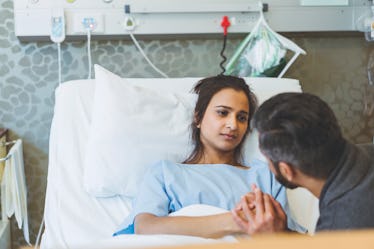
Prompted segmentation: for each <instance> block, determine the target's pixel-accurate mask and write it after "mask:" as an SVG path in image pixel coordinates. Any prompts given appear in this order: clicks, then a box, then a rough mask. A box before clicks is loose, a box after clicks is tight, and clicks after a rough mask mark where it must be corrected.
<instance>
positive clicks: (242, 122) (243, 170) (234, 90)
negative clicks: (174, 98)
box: [115, 75, 305, 238]
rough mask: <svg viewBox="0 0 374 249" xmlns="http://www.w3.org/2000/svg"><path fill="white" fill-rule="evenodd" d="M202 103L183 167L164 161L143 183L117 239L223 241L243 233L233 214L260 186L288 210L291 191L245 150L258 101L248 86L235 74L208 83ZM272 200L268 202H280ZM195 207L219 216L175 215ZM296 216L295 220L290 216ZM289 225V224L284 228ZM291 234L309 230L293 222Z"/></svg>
mask: <svg viewBox="0 0 374 249" xmlns="http://www.w3.org/2000/svg"><path fill="white" fill-rule="evenodd" d="M194 92H195V93H196V94H198V99H197V102H196V106H195V111H194V120H193V122H192V124H191V128H192V139H193V142H194V149H193V151H192V153H191V154H190V156H189V157H188V158H187V159H186V160H185V161H184V162H183V163H175V162H171V161H166V160H164V161H159V162H157V163H155V164H154V165H153V166H151V167H150V168H149V169H148V171H147V174H146V175H145V177H144V179H143V183H142V185H141V186H140V189H139V192H138V195H137V197H136V200H135V203H134V206H133V209H132V212H131V213H130V215H129V216H127V217H126V219H125V221H124V222H123V224H122V225H121V226H120V228H119V230H118V231H117V232H116V233H115V235H120V234H133V233H137V234H180V235H192V236H201V237H206V238H219V237H223V236H226V235H231V234H235V233H239V232H241V229H240V228H239V227H238V226H237V225H236V223H235V222H234V220H233V218H232V215H231V213H230V210H231V209H233V208H235V206H236V204H237V203H238V202H239V201H240V198H241V197H242V196H243V195H245V194H246V193H247V192H249V191H250V189H251V188H250V186H251V185H252V184H256V185H257V186H258V187H259V188H260V189H261V190H262V191H263V192H266V193H268V194H269V195H271V196H273V197H274V199H275V200H276V201H278V202H279V203H280V204H281V205H282V207H283V208H284V209H285V210H288V203H287V197H286V190H285V188H284V187H283V186H282V185H280V184H279V183H278V182H277V181H276V180H275V178H274V176H273V175H272V174H271V172H270V171H269V170H268V167H267V165H266V164H265V163H264V162H262V161H260V160H254V161H252V162H250V163H249V165H247V164H246V162H243V158H242V147H243V143H244V140H245V138H246V136H247V134H248V133H250V128H249V125H250V120H251V118H252V116H253V113H254V112H255V110H256V107H257V99H256V97H255V95H254V94H253V93H252V92H251V91H250V89H249V86H248V85H247V84H246V82H245V81H244V80H243V79H241V78H237V77H233V76H223V75H219V76H215V77H210V78H205V79H202V80H200V81H199V82H198V84H197V85H196V86H195V87H194ZM274 199H268V200H267V201H275V200H274ZM193 204H207V205H211V206H215V207H219V208H220V209H221V211H219V213H217V214H214V215H203V216H199V217H191V216H189V217H188V216H169V214H170V213H174V212H177V211H179V210H181V209H182V208H184V207H187V206H190V205H193ZM288 217H290V216H288ZM283 225H284V226H286V224H283ZM287 225H288V228H289V229H291V230H295V231H299V232H305V229H303V228H302V227H301V226H299V225H298V224H297V223H296V222H294V221H293V220H292V219H291V218H290V219H289V220H288V222H287Z"/></svg>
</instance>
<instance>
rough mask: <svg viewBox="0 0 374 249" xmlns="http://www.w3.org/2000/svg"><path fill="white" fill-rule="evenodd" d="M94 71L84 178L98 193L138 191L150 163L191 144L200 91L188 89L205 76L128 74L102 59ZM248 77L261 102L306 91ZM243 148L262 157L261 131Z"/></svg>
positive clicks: (291, 83)
mask: <svg viewBox="0 0 374 249" xmlns="http://www.w3.org/2000/svg"><path fill="white" fill-rule="evenodd" d="M95 75H96V87H95V96H94V104H93V112H92V123H91V127H90V129H91V131H90V136H89V141H88V145H87V151H86V153H85V157H84V158H85V160H84V176H83V184H84V187H85V189H86V190H87V191H88V192H89V193H90V194H92V195H94V196H96V197H110V196H114V195H125V196H129V197H134V196H135V195H136V193H137V186H138V183H139V182H140V181H141V179H142V176H143V174H144V172H145V170H146V168H147V166H148V165H150V164H152V163H154V162H156V161H158V160H161V159H169V160H172V161H183V160H184V159H186V157H187V156H188V155H189V153H190V151H191V150H192V146H191V143H190V124H191V121H192V117H193V110H194V106H195V102H196V95H195V94H192V93H188V92H189V91H190V90H191V89H192V87H193V85H194V84H195V83H196V82H197V81H198V80H199V79H200V78H174V79H123V78H120V77H119V76H117V75H115V74H113V73H111V72H109V71H108V70H106V69H104V68H102V67H100V66H98V65H95ZM246 81H247V83H250V84H249V85H250V87H251V89H252V90H253V91H254V92H255V93H256V95H257V97H258V99H259V102H260V103H261V102H262V101H264V100H265V99H267V98H269V97H270V96H272V95H274V94H276V93H279V92H284V91H298V92H299V91H301V88H300V85H299V83H298V81H297V80H290V79H271V78H249V79H246ZM134 84H136V86H135V85H134ZM140 85H142V87H140ZM145 86H147V87H145ZM150 87H151V88H153V89H150ZM158 88H160V90H157V89H158ZM170 89H172V90H173V91H174V89H177V91H179V93H176V92H174V93H173V92H172V91H171V90H170ZM244 149H245V161H246V162H250V161H251V160H252V159H253V158H262V155H261V153H260V152H259V150H258V141H257V135H256V134H251V135H250V136H249V137H248V138H247V141H246V142H245V145H244Z"/></svg>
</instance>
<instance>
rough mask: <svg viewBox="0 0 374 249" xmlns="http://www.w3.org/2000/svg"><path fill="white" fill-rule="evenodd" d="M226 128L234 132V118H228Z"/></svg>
mask: <svg viewBox="0 0 374 249" xmlns="http://www.w3.org/2000/svg"><path fill="white" fill-rule="evenodd" d="M226 127H227V128H230V129H231V130H235V129H236V128H237V120H236V117H228V118H227V120H226Z"/></svg>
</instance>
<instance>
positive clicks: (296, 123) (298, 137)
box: [252, 93, 345, 188]
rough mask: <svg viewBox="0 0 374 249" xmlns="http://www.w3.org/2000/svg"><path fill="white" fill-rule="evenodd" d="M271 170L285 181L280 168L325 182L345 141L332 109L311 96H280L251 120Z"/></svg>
mask: <svg viewBox="0 0 374 249" xmlns="http://www.w3.org/2000/svg"><path fill="white" fill-rule="evenodd" d="M252 125H253V128H256V129H257V130H258V132H259V145H260V149H261V151H262V153H263V154H264V155H265V156H266V157H267V159H268V160H269V161H270V164H271V165H270V166H271V167H270V169H272V171H273V172H274V174H275V175H278V176H277V178H278V179H279V180H280V181H281V182H283V183H285V185H286V186H287V185H288V187H291V188H292V187H295V186H293V185H292V183H289V182H284V181H285V180H286V179H284V178H283V177H282V174H281V172H280V170H279V166H280V165H282V164H287V165H289V166H291V167H292V168H294V169H297V170H299V171H301V172H302V173H303V174H305V175H307V176H310V177H313V178H317V179H326V178H327V177H328V175H329V174H330V172H331V171H332V170H333V169H334V167H335V166H336V165H337V162H338V160H339V158H340V156H341V154H342V151H343V149H344V144H345V140H344V138H343V136H342V134H341V130H340V127H339V125H338V122H337V119H336V117H335V115H334V113H333V111H332V110H331V109H330V107H329V106H328V105H327V104H326V103H325V102H324V101H322V100H321V99H320V98H319V97H317V96H315V95H312V94H308V93H281V94H278V95H276V96H274V97H272V98H270V99H269V100H267V101H265V102H264V103H263V104H262V105H261V106H260V107H259V109H258V110H257V112H256V113H255V115H254V118H253V120H252Z"/></svg>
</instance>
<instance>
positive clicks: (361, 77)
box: [0, 0, 374, 248]
mask: <svg viewBox="0 0 374 249" xmlns="http://www.w3.org/2000/svg"><path fill="white" fill-rule="evenodd" d="M289 38H291V39H292V40H293V41H294V42H296V43H297V44H298V45H299V46H300V47H302V48H303V49H304V50H306V51H307V55H306V56H300V57H299V58H298V59H297V61H296V63H295V64H293V65H292V66H291V68H290V69H289V71H288V73H287V74H286V77H291V78H297V79H299V80H300V82H301V85H302V87H303V89H304V91H306V92H311V93H315V94H318V95H319V96H321V97H322V98H323V99H325V100H326V101H327V102H328V103H329V104H331V106H332V108H333V109H334V111H335V112H336V113H337V116H338V119H339V122H340V123H341V125H342V127H343V131H344V134H345V135H346V136H347V137H348V138H349V139H350V140H351V141H354V142H358V143H361V142H369V141H372V136H373V134H374V117H373V116H374V115H371V116H365V115H363V108H364V106H363V98H364V94H365V93H366V94H373V95H374V93H373V90H372V89H371V88H368V84H367V76H366V65H367V60H368V56H369V54H370V52H371V50H372V45H371V44H368V43H367V42H366V41H365V39H364V37H363V36H362V37H361V36H357V35H355V36H345V37H336V36H333V35H331V36H329V35H326V34H325V35H324V36H323V37H319V36H315V37H314V36H308V37H302V36H297V37H292V36H291V37H289ZM239 43H240V39H239V38H230V37H228V44H227V48H226V50H225V51H226V52H225V53H226V55H227V56H230V55H231V54H233V51H234V50H235V48H236V46H238V44H239ZM140 44H141V46H142V47H143V48H144V50H145V52H146V54H147V55H148V56H149V57H150V59H151V60H152V61H154V62H155V64H156V66H157V67H159V68H160V69H161V70H163V71H164V72H165V73H167V74H168V75H169V76H170V77H184V76H207V75H216V74H218V73H219V72H220V68H219V62H220V61H221V58H220V55H219V52H220V50H221V48H222V41H221V39H206V40H205V39H203V38H200V39H175V40H172V39H168V40H140ZM91 46H92V59H93V63H98V64H101V65H102V66H104V67H106V68H108V69H109V70H111V71H113V72H114V73H117V74H119V75H121V76H123V77H158V75H157V73H156V72H154V71H153V70H152V69H151V67H150V66H149V65H148V64H147V63H146V62H145V61H144V59H143V58H142V57H141V55H140V54H139V52H138V51H137V49H136V47H135V46H134V45H133V44H132V42H131V41H129V40H127V41H119V40H116V41H115V40H112V41H93V42H92V44H91ZM62 58H63V63H62V80H63V81H66V80H72V79H84V78H86V77H87V72H88V70H87V55H86V44H85V43H84V42H83V41H77V42H66V43H63V44H62ZM57 85H58V63H57V46H56V45H55V44H52V43H50V42H42V43H35V42H30V43H23V42H20V41H19V40H18V39H17V38H16V37H15V35H14V21H13V1H11V0H0V127H5V128H8V129H9V139H16V138H22V139H23V141H24V157H25V172H26V178H27V179H26V180H27V185H28V189H29V192H28V208H29V218H30V229H31V233H30V237H31V240H32V241H34V240H35V237H36V234H37V231H38V228H39V224H40V221H41V217H42V214H43V206H44V197H45V187H46V181H47V179H46V176H47V172H48V169H47V166H48V139H49V130H50V125H51V120H52V115H53V106H54V89H55V88H56V87H57ZM372 99H374V97H373V96H372ZM12 223H13V224H12V241H13V248H18V247H19V246H21V245H24V244H25V242H24V240H23V236H22V231H21V230H18V228H16V224H15V223H14V221H13V222H12Z"/></svg>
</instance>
